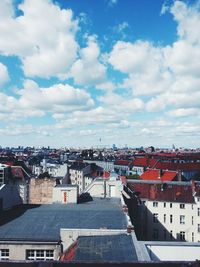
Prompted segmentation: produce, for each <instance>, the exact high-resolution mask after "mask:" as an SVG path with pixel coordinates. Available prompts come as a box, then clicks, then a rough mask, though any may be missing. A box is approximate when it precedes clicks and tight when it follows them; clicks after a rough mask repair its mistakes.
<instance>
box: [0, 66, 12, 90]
mask: <svg viewBox="0 0 200 267" xmlns="http://www.w3.org/2000/svg"><path fill="white" fill-rule="evenodd" d="M9 79H10V78H9V74H8V70H7V67H6V66H5V65H3V64H2V63H1V62H0V87H1V86H2V85H3V84H5V83H6V82H8V81H9Z"/></svg>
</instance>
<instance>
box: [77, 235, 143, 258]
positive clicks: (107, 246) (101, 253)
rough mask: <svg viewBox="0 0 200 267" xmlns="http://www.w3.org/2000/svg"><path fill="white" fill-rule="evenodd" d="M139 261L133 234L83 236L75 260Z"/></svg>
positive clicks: (78, 242)
mask: <svg viewBox="0 0 200 267" xmlns="http://www.w3.org/2000/svg"><path fill="white" fill-rule="evenodd" d="M135 261H138V257H137V254H136V250H135V247H134V244H133V240H132V237H131V235H126V234H121V235H107V236H87V237H86V236H81V237H79V238H78V240H77V246H76V250H75V253H74V258H73V262H135Z"/></svg>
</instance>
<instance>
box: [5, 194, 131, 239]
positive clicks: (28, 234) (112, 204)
mask: <svg viewBox="0 0 200 267" xmlns="http://www.w3.org/2000/svg"><path fill="white" fill-rule="evenodd" d="M126 227H127V222H126V217H125V215H124V213H123V211H122V207H121V203H120V199H99V198H98V199H96V198H94V200H93V201H91V202H86V203H82V204H67V205H65V204H46V205H22V206H18V207H15V208H13V209H12V210H9V211H4V212H3V213H2V215H1V220H0V241H6V240H9V241H10V240H13V241H52V242H53V241H55V242H56V241H59V240H60V228H67V229H99V228H106V229H126Z"/></svg>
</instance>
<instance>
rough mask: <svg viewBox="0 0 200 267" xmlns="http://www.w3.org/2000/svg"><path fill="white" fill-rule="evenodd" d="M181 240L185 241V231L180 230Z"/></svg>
mask: <svg viewBox="0 0 200 267" xmlns="http://www.w3.org/2000/svg"><path fill="white" fill-rule="evenodd" d="M180 240H182V241H185V232H183V231H181V232H180Z"/></svg>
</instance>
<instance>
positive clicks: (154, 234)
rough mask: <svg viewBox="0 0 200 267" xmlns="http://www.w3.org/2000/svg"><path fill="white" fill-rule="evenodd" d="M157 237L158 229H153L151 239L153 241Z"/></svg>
mask: <svg viewBox="0 0 200 267" xmlns="http://www.w3.org/2000/svg"><path fill="white" fill-rule="evenodd" d="M158 235H159V233H158V229H153V239H154V240H158Z"/></svg>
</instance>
